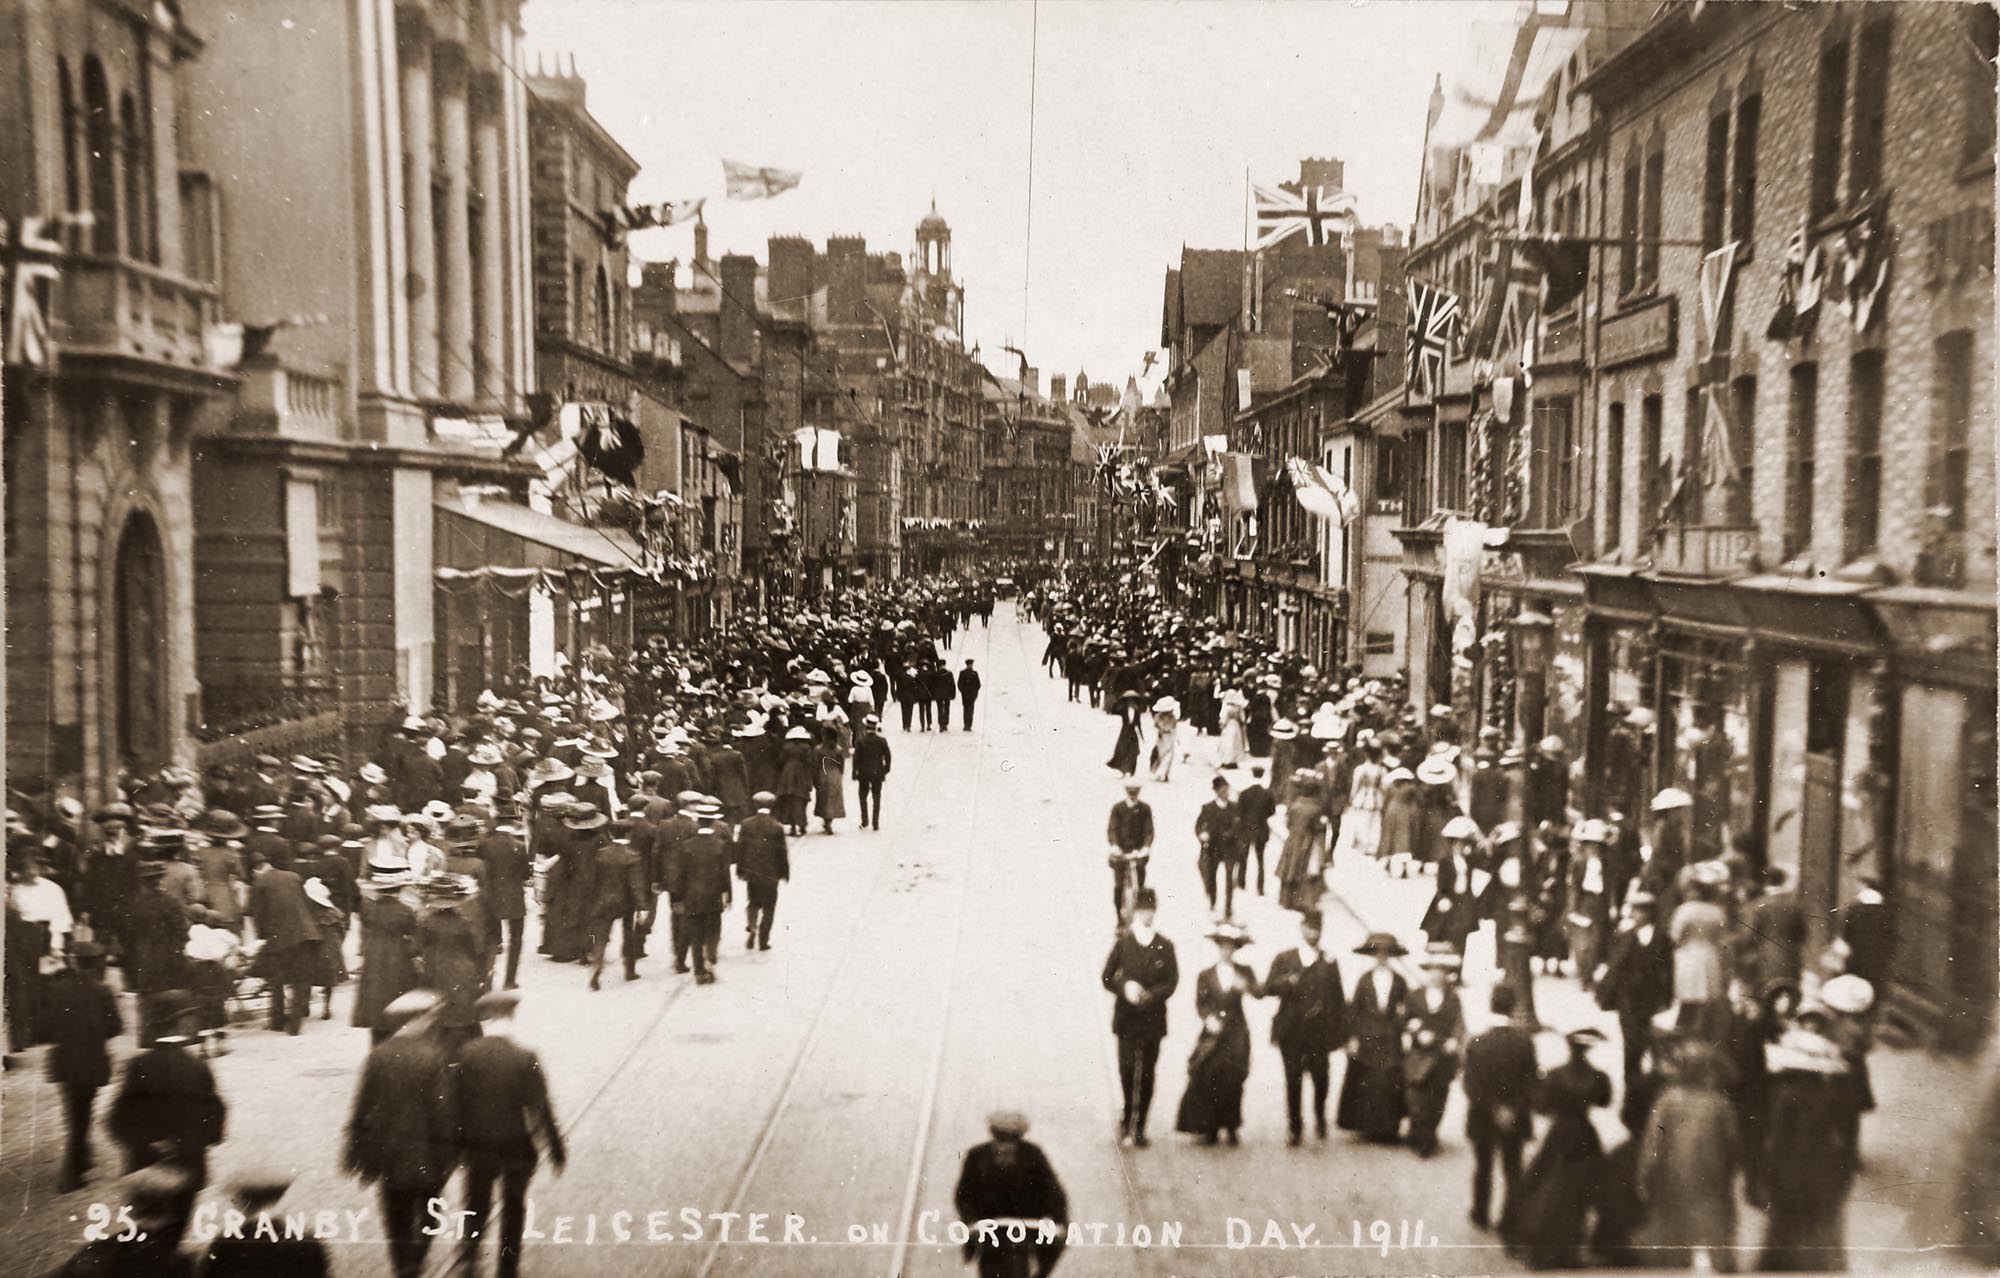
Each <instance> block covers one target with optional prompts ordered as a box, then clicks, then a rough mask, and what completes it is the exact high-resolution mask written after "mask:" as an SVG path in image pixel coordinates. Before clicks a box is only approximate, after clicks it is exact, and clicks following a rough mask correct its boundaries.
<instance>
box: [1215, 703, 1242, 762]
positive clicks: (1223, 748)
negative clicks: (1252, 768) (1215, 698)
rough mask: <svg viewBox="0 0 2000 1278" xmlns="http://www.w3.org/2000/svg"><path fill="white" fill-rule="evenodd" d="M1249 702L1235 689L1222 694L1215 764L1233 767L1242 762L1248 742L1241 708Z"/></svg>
mask: <svg viewBox="0 0 2000 1278" xmlns="http://www.w3.org/2000/svg"><path fill="white" fill-rule="evenodd" d="M1249 704H1250V700H1249V698H1247V697H1245V696H1244V695H1243V694H1242V693H1240V692H1238V691H1237V690H1236V689H1234V688H1231V689H1230V690H1229V691H1227V692H1225V693H1223V694H1222V718H1221V723H1220V728H1219V731H1218V732H1217V735H1216V741H1215V766H1216V767H1218V768H1233V767H1235V766H1236V765H1237V764H1239V763H1241V762H1243V755H1244V753H1245V752H1246V751H1247V750H1248V749H1249V742H1248V741H1247V739H1246V738H1245V736H1244V731H1243V710H1244V708H1245V707H1246V706H1248V705H1249Z"/></svg>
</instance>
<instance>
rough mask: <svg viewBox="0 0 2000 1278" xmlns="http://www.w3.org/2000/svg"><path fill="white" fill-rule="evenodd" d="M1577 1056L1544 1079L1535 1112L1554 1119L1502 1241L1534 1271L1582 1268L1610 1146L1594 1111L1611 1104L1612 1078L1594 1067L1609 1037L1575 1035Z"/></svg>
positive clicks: (1511, 1206)
mask: <svg viewBox="0 0 2000 1278" xmlns="http://www.w3.org/2000/svg"><path fill="white" fill-rule="evenodd" d="M1568 1037H1569V1048H1570V1058H1569V1060H1568V1061H1566V1062H1564V1063H1563V1064H1562V1065H1559V1066H1557V1067H1556V1068H1555V1069H1554V1070H1552V1071H1551V1072H1550V1073H1549V1076H1548V1077H1547V1078H1545V1079H1543V1080H1542V1088H1541V1091H1540V1093H1539V1094H1538V1095H1537V1096H1536V1098H1535V1108H1537V1109H1539V1110H1541V1111H1542V1112H1544V1113H1546V1114H1548V1115H1550V1116H1551V1120H1552V1121H1551V1122H1550V1123H1549V1129H1548V1132H1547V1133H1546V1134H1545V1135H1543V1137H1542V1144H1541V1147H1540V1148H1539V1149H1537V1150H1536V1151H1535V1157H1534V1159H1533V1160H1532V1161H1531V1162H1529V1164H1528V1166H1527V1168H1526V1169H1525V1170H1524V1171H1523V1172H1522V1173H1521V1184H1520V1188H1519V1190H1518V1192H1516V1193H1514V1194H1512V1195H1510V1196H1509V1198H1508V1200H1507V1214H1506V1216H1505V1217H1504V1218H1503V1219H1502V1220H1501V1222H1500V1237H1501V1239H1502V1240H1503V1241H1505V1242H1506V1244H1507V1249H1508V1251H1509V1252H1510V1253H1512V1254H1513V1255H1514V1256H1516V1257H1517V1258H1519V1259H1520V1260H1521V1261H1523V1262H1524V1263H1526V1264H1527V1265H1528V1267H1529V1268H1531V1269H1574V1268H1577V1267H1579V1266H1581V1265H1582V1264H1583V1261H1584V1240H1585V1238H1586V1237H1587V1232H1588V1231H1587V1222H1588V1219H1589V1216H1590V1211H1591V1208H1592V1205H1593V1203H1594V1201H1595V1197H1596V1192H1597V1189H1598V1182H1599V1179H1600V1176H1601V1174H1602V1171H1603V1165H1604V1145H1603V1143H1602V1142H1601V1141H1599V1140H1598V1138H1597V1128H1596V1127H1594V1126H1592V1124H1591V1121H1590V1111H1591V1110H1593V1109H1597V1108H1600V1107H1602V1106H1605V1105H1609V1104H1610V1103H1611V1079H1610V1078H1609V1077H1608V1076H1607V1075H1606V1074H1605V1073H1604V1071H1603V1070H1600V1069H1598V1068H1597V1067H1596V1066H1595V1065H1592V1064H1591V1063H1590V1059H1589V1051H1590V1048H1591V1045H1592V1044H1594V1043H1601V1042H1603V1041H1604V1035H1602V1034H1600V1033H1599V1032H1597V1031H1596V1030H1594V1029H1590V1028H1588V1027H1586V1028H1584V1029H1580V1030H1575V1031H1572V1032H1571V1033H1570V1034H1569V1036H1568Z"/></svg>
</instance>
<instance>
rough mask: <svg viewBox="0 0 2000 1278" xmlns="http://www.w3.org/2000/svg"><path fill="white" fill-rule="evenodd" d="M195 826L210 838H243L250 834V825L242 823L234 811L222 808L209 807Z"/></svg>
mask: <svg viewBox="0 0 2000 1278" xmlns="http://www.w3.org/2000/svg"><path fill="white" fill-rule="evenodd" d="M196 828H197V829H199V830H200V831H201V832H202V833H203V834H205V835H207V836H208V837H209V838H211V839H243V838H248V837H249V835H250V827H249V826H247V825H244V824H243V822H242V821H241V820H240V819H238V817H237V815H236V814H235V813H234V812H229V811H226V810H224V809H222V808H210V809H209V810H208V811H206V812H204V813H202V814H201V820H200V822H198V823H197V825H196Z"/></svg>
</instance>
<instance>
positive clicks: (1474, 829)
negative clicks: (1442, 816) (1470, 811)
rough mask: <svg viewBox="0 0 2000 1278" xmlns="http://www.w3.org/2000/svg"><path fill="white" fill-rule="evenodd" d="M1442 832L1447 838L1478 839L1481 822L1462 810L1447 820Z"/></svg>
mask: <svg viewBox="0 0 2000 1278" xmlns="http://www.w3.org/2000/svg"><path fill="white" fill-rule="evenodd" d="M1442 833H1443V835H1444V837H1445V838H1447V839H1477V838H1478V837H1479V822H1477V821H1475V820H1473V819H1472V818H1471V817H1469V816H1466V815H1465V814H1464V813H1462V812H1461V813H1460V814H1459V815H1457V816H1455V817H1453V818H1452V819H1451V820H1449V821H1447V822H1445V826H1444V830H1443V831H1442Z"/></svg>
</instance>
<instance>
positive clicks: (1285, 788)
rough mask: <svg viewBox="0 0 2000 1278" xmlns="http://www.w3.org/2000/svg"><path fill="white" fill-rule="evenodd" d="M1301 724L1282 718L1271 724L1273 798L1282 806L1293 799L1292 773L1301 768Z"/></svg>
mask: <svg viewBox="0 0 2000 1278" xmlns="http://www.w3.org/2000/svg"><path fill="white" fill-rule="evenodd" d="M1298 742H1299V725H1298V724H1296V723H1293V722H1292V721H1291V720H1290V719H1280V720H1278V721H1277V722H1276V723H1273V724H1272V725H1271V798H1272V800H1273V801H1275V802H1276V803H1278V804H1279V805H1280V806H1282V805H1284V804H1287V803H1290V802H1291V801H1292V774H1293V773H1294V772H1297V771H1298V770H1299V760H1300V759H1301V757H1302V752H1301V751H1300V750H1299V745H1298Z"/></svg>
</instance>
